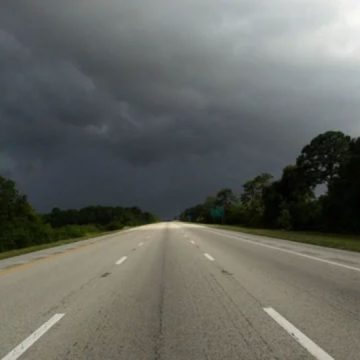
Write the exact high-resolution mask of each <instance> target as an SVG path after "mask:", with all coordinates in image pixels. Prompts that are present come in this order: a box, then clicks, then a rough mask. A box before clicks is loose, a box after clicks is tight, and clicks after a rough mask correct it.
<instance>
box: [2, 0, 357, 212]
mask: <svg viewBox="0 0 360 360" xmlns="http://www.w3.org/2000/svg"><path fill="white" fill-rule="evenodd" d="M359 61H360V2H359V1H358V0H181V1H169V0H152V1H137V0H102V1H99V0H62V1H59V0H2V1H1V9H0V88H1V95H0V174H2V175H5V176H8V177H11V178H13V179H14V180H16V181H17V183H18V186H19V187H20V189H21V190H22V191H23V192H25V193H26V194H28V196H29V199H30V200H31V202H32V203H33V205H34V206H35V207H36V208H37V209H38V210H40V211H46V210H49V209H51V208H52V207H54V206H60V207H64V208H68V207H80V206H85V205H89V204H97V203H100V204H108V205H115V204H120V205H133V204H136V205H139V206H141V207H142V208H144V209H146V210H150V211H154V212H156V213H157V214H159V215H161V216H163V217H168V216H173V215H175V214H177V213H178V212H179V211H180V210H182V209H183V208H184V207H188V206H190V205H192V204H194V203H197V202H199V201H201V200H202V199H203V198H204V197H205V196H207V195H209V194H211V193H214V192H216V191H217V190H218V189H220V188H223V187H232V188H233V189H234V190H240V189H241V184H242V183H243V182H244V181H245V180H247V179H249V178H251V177H252V176H254V175H257V174H258V173H260V172H263V171H267V172H271V173H273V174H274V175H279V174H280V171H281V169H282V168H283V167H284V166H285V165H287V164H289V163H292V162H294V160H295V158H296V156H297V154H298V153H299V151H300V149H301V148H302V146H303V145H305V144H306V143H307V142H308V141H309V140H311V138H313V137H314V136H315V135H317V134H319V133H320V132H323V131H326V130H330V129H338V130H342V131H344V132H346V133H348V134H350V135H353V136H359V135H360V101H359V96H360V62H359Z"/></svg>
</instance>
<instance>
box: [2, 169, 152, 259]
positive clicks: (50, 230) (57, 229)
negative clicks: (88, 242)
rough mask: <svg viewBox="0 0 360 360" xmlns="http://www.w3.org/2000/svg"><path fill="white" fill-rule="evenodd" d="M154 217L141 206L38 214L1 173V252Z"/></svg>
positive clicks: (74, 236) (94, 208)
mask: <svg viewBox="0 0 360 360" xmlns="http://www.w3.org/2000/svg"><path fill="white" fill-rule="evenodd" d="M155 221H157V219H156V217H155V216H154V215H153V214H151V213H149V212H144V211H142V210H141V209H139V208H138V207H118V206H117V207H111V206H89V207H86V208H83V209H79V210H75V209H71V210H60V209H59V208H54V209H53V210H52V211H51V212H50V213H49V214H39V213H37V212H36V211H35V210H34V208H33V207H32V206H31V205H30V204H29V202H28V200H27V198H26V196H25V195H24V194H21V193H20V192H19V191H18V190H17V188H16V185H15V183H14V182H13V181H12V180H10V179H6V178H4V177H2V176H0V252H3V251H7V250H13V249H19V248H24V247H28V246H32V245H38V244H44V243H49V242H54V241H58V240H63V239H69V238H77V237H82V236H85V235H88V234H93V233H97V232H101V231H110V230H117V229H121V228H123V227H125V226H136V225H143V224H149V223H152V222H155Z"/></svg>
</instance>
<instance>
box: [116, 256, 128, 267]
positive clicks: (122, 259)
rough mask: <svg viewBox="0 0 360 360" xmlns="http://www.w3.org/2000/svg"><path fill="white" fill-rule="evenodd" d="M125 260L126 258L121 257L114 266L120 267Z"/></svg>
mask: <svg viewBox="0 0 360 360" xmlns="http://www.w3.org/2000/svg"><path fill="white" fill-rule="evenodd" d="M126 259H127V256H123V257H122V258H121V259H119V260H118V261H117V262H116V265H121V264H122V263H123V262H124V261H126Z"/></svg>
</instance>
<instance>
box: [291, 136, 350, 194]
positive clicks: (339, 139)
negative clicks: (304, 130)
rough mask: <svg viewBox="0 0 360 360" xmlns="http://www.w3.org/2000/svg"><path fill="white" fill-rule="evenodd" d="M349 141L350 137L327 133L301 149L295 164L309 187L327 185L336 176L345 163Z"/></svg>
mask: <svg viewBox="0 0 360 360" xmlns="http://www.w3.org/2000/svg"><path fill="white" fill-rule="evenodd" d="M350 141H351V138H350V136H347V135H344V134H343V133H342V132H340V131H328V132H325V133H323V134H320V135H318V136H316V137H315V138H314V139H313V140H312V141H311V142H310V144H308V145H306V146H305V147H304V148H303V149H302V151H301V154H300V156H299V157H298V158H297V162H296V164H297V166H298V168H299V169H301V171H302V172H303V173H304V175H305V178H306V180H307V182H308V184H309V186H311V187H313V188H314V187H316V186H317V185H319V184H326V185H329V184H330V183H331V182H332V181H333V180H334V179H335V178H336V177H337V176H338V173H339V169H340V167H341V165H342V164H343V163H344V162H345V161H346V158H347V155H348V151H349V145H350Z"/></svg>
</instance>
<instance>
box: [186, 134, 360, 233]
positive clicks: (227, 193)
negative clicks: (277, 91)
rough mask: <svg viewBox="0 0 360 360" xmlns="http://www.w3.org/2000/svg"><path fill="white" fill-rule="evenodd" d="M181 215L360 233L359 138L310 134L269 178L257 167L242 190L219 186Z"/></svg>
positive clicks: (209, 220) (252, 224) (211, 220)
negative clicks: (275, 175)
mask: <svg viewBox="0 0 360 360" xmlns="http://www.w3.org/2000/svg"><path fill="white" fill-rule="evenodd" d="M180 219H181V220H183V221H191V222H203V223H224V224H238V225H244V226H250V227H263V228H275V229H276V228H278V229H286V230H311V231H324V232H343V233H360V138H351V137H350V136H348V135H345V134H343V133H342V132H340V131H328V132H325V133H323V134H320V135H318V136H316V137H315V138H314V139H313V140H312V141H311V142H310V143H309V144H307V145H306V146H305V147H303V149H302V151H301V153H300V154H299V156H298V157H297V159H296V162H295V164H293V165H289V166H286V167H285V168H284V169H283V172H282V176H281V177H280V178H279V179H276V180H275V179H274V178H273V176H272V175H271V174H267V173H263V174H260V175H258V176H256V177H254V178H253V179H251V180H249V181H247V182H246V183H245V184H243V187H242V192H241V193H240V194H236V193H235V192H234V191H232V190H231V189H222V190H220V191H219V192H218V193H217V194H216V195H215V196H209V197H208V198H207V199H206V200H205V201H204V202H203V203H202V204H199V205H196V206H193V207H191V208H189V209H186V210H185V211H183V212H182V213H181V214H180Z"/></svg>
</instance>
